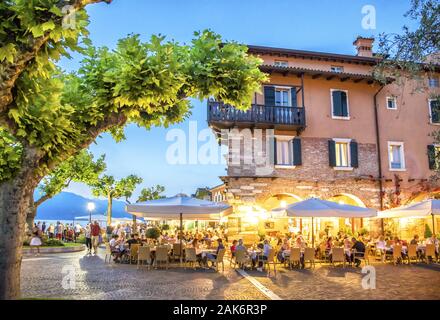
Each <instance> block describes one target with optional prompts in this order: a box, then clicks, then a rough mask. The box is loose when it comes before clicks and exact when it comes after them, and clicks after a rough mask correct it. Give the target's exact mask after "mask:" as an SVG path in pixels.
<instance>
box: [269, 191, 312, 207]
mask: <svg viewBox="0 0 440 320" xmlns="http://www.w3.org/2000/svg"><path fill="white" fill-rule="evenodd" d="M302 200H303V199H302V198H301V197H299V196H297V195H296V194H292V193H277V194H272V195H269V196H268V197H266V198H265V199H264V200H263V201H262V202H261V204H262V207H263V208H264V209H266V210H272V209H275V208H280V207H285V206H287V205H289V204H292V203H295V202H298V201H302Z"/></svg>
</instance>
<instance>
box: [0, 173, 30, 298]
mask: <svg viewBox="0 0 440 320" xmlns="http://www.w3.org/2000/svg"><path fill="white" fill-rule="evenodd" d="M29 180H30V178H29V177H27V176H18V177H16V178H14V179H13V180H10V181H8V182H3V183H2V184H0V270H2V271H1V272H0V299H1V300H4V299H16V298H19V297H20V270H21V257H22V254H21V251H22V247H23V237H24V234H25V226H26V217H27V213H28V210H29V204H30V195H31V194H32V192H33V190H34V189H33V188H32V187H31V184H32V183H29Z"/></svg>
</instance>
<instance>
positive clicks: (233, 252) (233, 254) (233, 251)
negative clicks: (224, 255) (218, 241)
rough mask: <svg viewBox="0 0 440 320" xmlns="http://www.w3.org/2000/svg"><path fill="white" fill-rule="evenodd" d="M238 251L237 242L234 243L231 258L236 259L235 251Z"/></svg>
mask: <svg viewBox="0 0 440 320" xmlns="http://www.w3.org/2000/svg"><path fill="white" fill-rule="evenodd" d="M236 250H237V240H234V241H232V246H231V256H232V257H235V251H236Z"/></svg>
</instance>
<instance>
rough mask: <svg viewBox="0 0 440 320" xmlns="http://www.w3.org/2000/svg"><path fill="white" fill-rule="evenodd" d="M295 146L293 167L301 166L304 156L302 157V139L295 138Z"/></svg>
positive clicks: (293, 142)
mask: <svg viewBox="0 0 440 320" xmlns="http://www.w3.org/2000/svg"><path fill="white" fill-rule="evenodd" d="M292 144H293V148H292V149H293V165H294V166H300V165H302V155H301V139H300V138H294V139H293V140H292Z"/></svg>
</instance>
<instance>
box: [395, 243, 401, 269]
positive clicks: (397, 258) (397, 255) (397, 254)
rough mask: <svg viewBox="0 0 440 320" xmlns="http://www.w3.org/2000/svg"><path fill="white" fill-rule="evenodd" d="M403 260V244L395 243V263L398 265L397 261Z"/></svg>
mask: <svg viewBox="0 0 440 320" xmlns="http://www.w3.org/2000/svg"><path fill="white" fill-rule="evenodd" d="M400 260H402V246H401V245H394V247H393V263H394V265H397V263H398V262H399V261H400Z"/></svg>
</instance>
